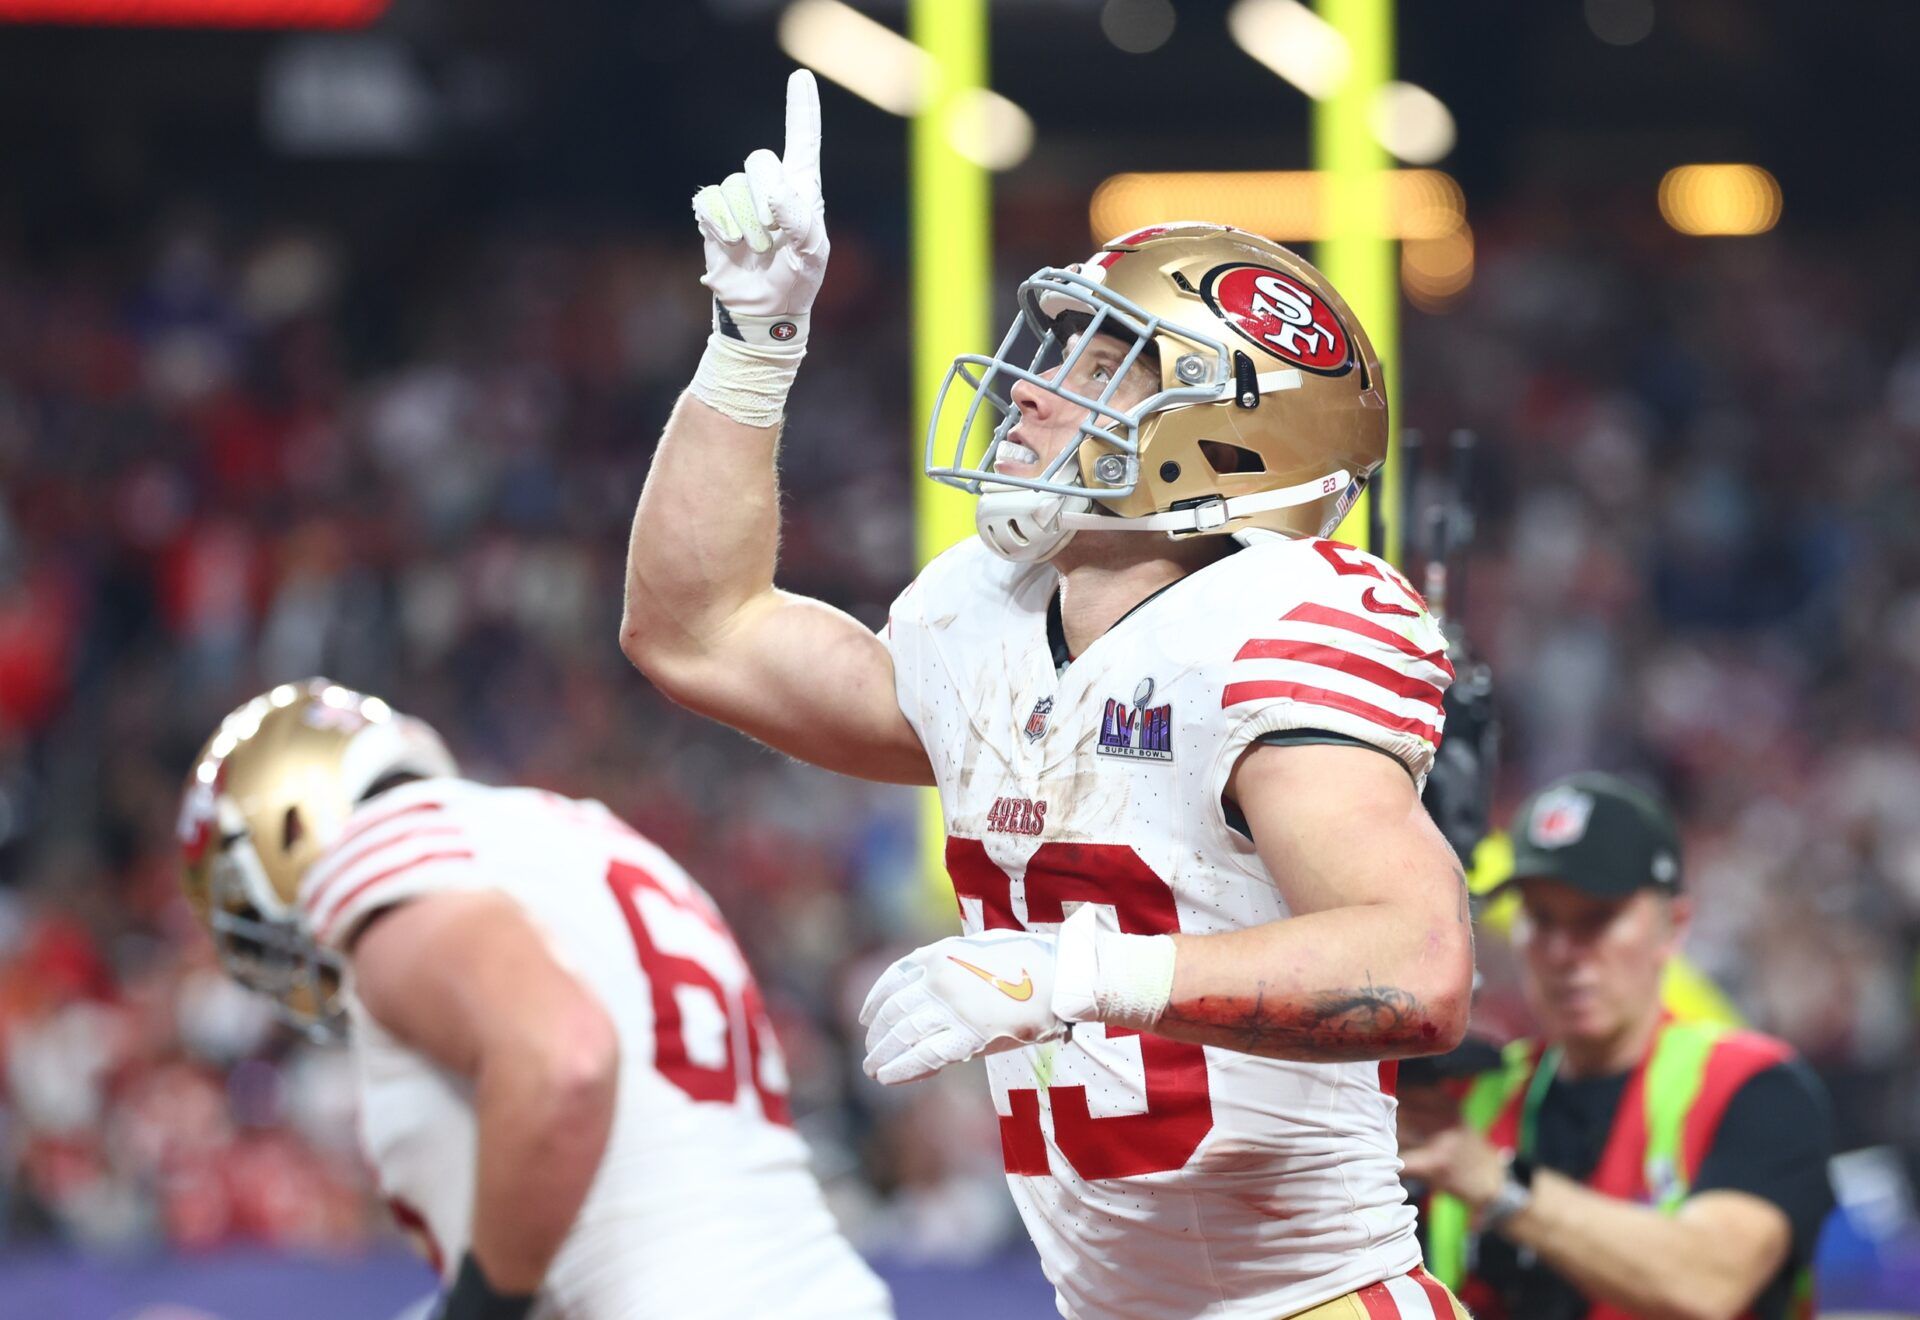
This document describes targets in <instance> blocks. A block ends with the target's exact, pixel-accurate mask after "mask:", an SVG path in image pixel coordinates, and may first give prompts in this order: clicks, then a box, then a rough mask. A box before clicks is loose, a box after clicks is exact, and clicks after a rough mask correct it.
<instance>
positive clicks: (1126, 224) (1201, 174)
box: [1088, 170, 1466, 243]
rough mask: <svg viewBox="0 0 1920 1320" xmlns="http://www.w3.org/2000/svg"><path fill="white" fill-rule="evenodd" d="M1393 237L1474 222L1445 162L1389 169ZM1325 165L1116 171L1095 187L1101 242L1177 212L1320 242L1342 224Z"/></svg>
mask: <svg viewBox="0 0 1920 1320" xmlns="http://www.w3.org/2000/svg"><path fill="white" fill-rule="evenodd" d="M1386 203H1387V221H1386V231H1387V236H1388V237H1390V238H1400V239H1408V238H1423V239H1432V238H1444V237H1446V236H1447V235H1449V234H1451V233H1453V232H1455V231H1456V230H1458V229H1459V228H1460V227H1461V226H1462V225H1463V224H1465V223H1466V195H1465V193H1463V192H1462V191H1461V189H1460V185H1459V183H1458V182H1457V181H1455V180H1454V178H1453V176H1451V175H1449V174H1447V173H1445V172H1444V171H1441V170H1393V171H1390V172H1388V174H1387V186H1386ZM1332 204H1333V202H1332V184H1331V182H1330V179H1329V176H1328V174H1327V173H1326V172H1325V171H1323V170H1219V171H1210V172H1209V171H1192V172H1175V173H1166V174H1116V175H1113V176H1112V177H1110V178H1108V179H1106V180H1104V181H1103V182H1102V183H1101V184H1100V186H1099V187H1097V188H1095V189H1094V192H1093V201H1092V203H1091V206H1090V207H1089V213H1088V218H1089V221H1090V223H1091V224H1092V227H1093V237H1094V240H1095V241H1096V242H1100V243H1104V242H1106V241H1107V240H1108V239H1111V238H1115V237H1117V236H1119V235H1121V234H1124V233H1126V232H1128V231H1129V230H1132V229H1138V228H1140V227H1141V226H1142V225H1146V224H1151V223H1153V222H1154V221H1156V220H1164V219H1166V218H1167V217H1168V216H1173V215H1177V216H1180V217H1181V218H1183V219H1190V220H1210V221H1212V222H1214V223H1216V224H1224V225H1233V226H1235V227H1236V228H1240V229H1246V230H1251V231H1252V232H1254V233H1256V234H1265V235H1266V236H1267V237H1268V238H1272V239H1277V240H1279V241H1280V242H1283V243H1297V242H1319V241H1321V240H1324V239H1327V238H1331V237H1333V236H1334V235H1335V234H1336V233H1337V232H1338V228H1337V226H1336V225H1335V222H1334V217H1333V212H1332V209H1331V208H1332Z"/></svg>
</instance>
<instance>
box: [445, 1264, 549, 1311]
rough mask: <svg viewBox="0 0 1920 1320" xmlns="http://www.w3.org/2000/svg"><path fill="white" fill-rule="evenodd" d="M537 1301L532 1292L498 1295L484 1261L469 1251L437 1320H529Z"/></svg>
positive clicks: (499, 1293)
mask: <svg viewBox="0 0 1920 1320" xmlns="http://www.w3.org/2000/svg"><path fill="white" fill-rule="evenodd" d="M533 1302H534V1295H533V1294H532V1293H519V1294H509V1293H502V1292H495V1291H494V1288H493V1285H492V1284H491V1283H488V1282H487V1276H486V1274H485V1273H484V1272H483V1271H482V1270H481V1268H480V1262H479V1261H477V1260H475V1259H474V1258H473V1253H472V1252H471V1251H469V1252H468V1253H467V1254H466V1255H464V1256H462V1257H461V1258H460V1273H459V1274H457V1275H455V1276H454V1280H453V1287H451V1288H449V1289H447V1295H446V1296H445V1297H442V1298H441V1299H440V1309H439V1310H438V1311H436V1312H434V1320H527V1316H528V1315H530V1314H531V1313H532V1311H533Z"/></svg>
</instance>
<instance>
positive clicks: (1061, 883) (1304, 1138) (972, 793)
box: [885, 538, 1452, 1320]
mask: <svg viewBox="0 0 1920 1320" xmlns="http://www.w3.org/2000/svg"><path fill="white" fill-rule="evenodd" d="M1057 584H1058V575H1057V574H1056V573H1055V572H1054V571H1053V570H1052V569H1050V568H1048V567H1047V566H1045V565H1043V564H1041V565H1022V564H1013V563H1008V562H1006V561H1003V560H1001V559H998V558H996V557H995V556H994V555H993V554H992V553H991V552H990V551H988V550H987V549H986V548H985V547H984V546H983V545H981V544H980V543H979V542H978V541H975V540H972V539H969V540H968V541H966V542H965V543H963V544H961V545H960V546H957V547H956V548H954V549H953V550H950V551H948V552H947V553H946V554H945V555H943V556H942V557H940V558H939V559H937V560H935V561H934V562H933V563H932V564H930V565H929V566H928V567H927V568H926V570H925V571H924V572H922V573H921V575H920V577H919V578H918V579H917V580H916V581H915V582H914V583H913V584H912V585H911V586H910V587H909V588H908V589H907V590H906V591H905V592H904V593H903V594H902V595H901V596H900V598H899V600H898V601H897V602H896V603H895V605H894V607H893V610H892V613H891V617H890V620H889V622H888V625H887V628H886V632H885V637H886V641H887V645H888V647H889V649H890V650H891V652H892V654H893V660H894V671H895V681H896V687H897V692H898V696H899V701H900V706H901V709H902V710H903V711H904V712H905V714H906V716H907V718H908V720H909V721H910V722H911V723H912V725H913V727H914V729H915V730H916V731H917V732H918V734H919V736H920V739H921V741H922V743H923V744H924V745H925V747H926V750H927V754H928V757H929V759H930V760H931V762H932V764H933V769H934V773H935V775H936V777H937V780H938V784H939V790H940V797H941V802H942V805H943V808H944V812H945V817H946V826H947V832H948V842H947V862H948V867H949V870H950V871H951V873H952V877H953V882H954V888H955V891H956V893H957V894H958V896H959V902H960V910H961V916H962V921H963V924H964V926H965V928H966V930H967V931H968V932H969V933H973V932H977V931H981V930H992V929H1000V928H1026V929H1030V930H1040V931H1046V930H1052V929H1054V928H1055V927H1056V926H1057V925H1058V923H1059V922H1061V921H1062V920H1064V919H1065V917H1066V915H1067V914H1068V913H1069V912H1071V911H1072V910H1073V909H1075V908H1076V907H1077V906H1079V905H1080V904H1082V903H1091V904H1095V905H1097V907H1098V909H1099V911H1100V912H1101V916H1102V920H1103V921H1105V922H1107V923H1108V924H1109V925H1110V927H1112V928H1117V929H1119V930H1122V931H1126V932H1129V933H1133V934H1142V935H1151V934H1162V933H1170V932H1174V931H1180V932H1184V933H1187V934H1192V935H1203V934H1210V933H1214V932H1219V931H1228V930H1235V929H1239V928H1241V927H1247V926H1257V925H1260V924H1262V923H1264V922H1269V921H1278V920H1283V919H1285V918H1286V917H1287V915H1288V912H1287V907H1286V904H1285V902H1284V901H1283V899H1282V898H1281V896H1280V893H1279V891H1278V890H1277V889H1276V888H1275V886H1274V883H1273V880H1272V878H1271V877H1269V876H1268V875H1267V873H1266V871H1265V869H1264V868H1263V867H1262V865H1261V863H1260V859H1259V856H1258V854H1257V853H1256V852H1255V850H1254V846H1253V843H1252V841H1251V840H1250V839H1249V838H1248V837H1247V836H1246V835H1245V834H1244V833H1242V832H1240V831H1239V830H1238V829H1236V828H1235V824H1233V823H1230V822H1229V819H1228V813H1227V810H1226V809H1224V808H1223V805H1222V801H1221V794H1222V791H1223V790H1224V789H1225V787H1226V785H1227V780H1228V777H1229V775H1230V774H1231V773H1232V770H1233V768H1234V766H1235V764H1236V763H1237V761H1238V760H1239V758H1240V756H1241V755H1242V754H1243V753H1244V752H1245V751H1246V750H1247V748H1248V746H1249V745H1250V744H1251V743H1252V742H1253V741H1254V740H1255V739H1257V738H1259V737H1261V736H1262V735H1264V734H1269V733H1282V732H1285V731H1289V730H1316V731H1325V732H1331V733H1335V734H1340V735H1345V736H1346V737H1349V738H1353V739H1358V740H1361V741H1363V742H1365V743H1367V744H1368V745H1370V746H1372V747H1375V748H1378V749H1380V750H1381V751H1384V752H1386V753H1388V754H1389V755H1391V756H1393V757H1395V758H1397V759H1398V760H1399V761H1400V762H1401V763H1402V764H1403V765H1404V766H1405V767H1406V769H1407V771H1408V773H1409V774H1411V775H1412V776H1413V777H1414V779H1415V780H1416V782H1418V781H1424V779H1425V776H1426V774H1427V771H1428V769H1429V768H1430V766H1431V765H1432V761H1433V754H1434V749H1435V748H1436V746H1437V745H1438V743H1439V740H1440V733H1441V709H1440V706H1441V695H1442V693H1443V691H1444V690H1445V687H1446V684H1447V683H1448V682H1449V681H1450V679H1451V678H1452V670H1451V668H1450V667H1449V666H1448V664H1447V660H1446V655H1445V642H1444V640H1443V638H1442V637H1441V635H1440V630H1439V628H1438V627H1437V625H1436V624H1435V622H1434V620H1433V618H1432V616H1431V615H1429V614H1428V612H1427V610H1426V607H1425V605H1424V603H1423V602H1422V601H1421V600H1420V598H1419V597H1418V596H1417V595H1416V594H1415V593H1414V592H1413V590H1412V589H1411V588H1410V587H1409V586H1408V585H1407V584H1406V583H1405V582H1404V581H1403V580H1402V579H1401V578H1400V577H1399V576H1398V575H1396V574H1395V573H1394V572H1393V571H1392V570H1391V569H1389V568H1388V567H1387V566H1386V565H1385V564H1383V563H1381V562H1380V561H1378V560H1376V559H1373V558H1372V557H1370V556H1367V555H1365V554H1362V553H1360V552H1358V551H1355V550H1353V549H1351V548H1349V547H1347V546H1344V545H1340V544H1338V543H1335V542H1332V541H1324V540H1285V539H1280V538H1271V539H1262V540H1260V541H1258V542H1256V543H1255V544H1253V545H1251V546H1249V547H1247V548H1245V549H1241V550H1239V551H1237V552H1236V553H1234V554H1231V555H1228V556H1227V557H1226V558H1224V559H1222V560H1219V561H1217V562H1215V563H1213V564H1211V565H1209V566H1207V567H1206V568H1204V569H1201V570H1200V571H1199V572H1196V573H1194V574H1191V575H1190V576H1188V577H1186V578H1183V579H1181V580H1180V581H1179V582H1177V583H1176V584H1174V585H1173V586H1172V587H1170V588H1168V589H1167V590H1165V591H1163V592H1161V593H1160V594H1159V595H1156V596H1153V597H1151V598H1149V599H1148V600H1147V601H1146V602H1145V603H1143V604H1142V605H1140V606H1139V607H1137V608H1136V609H1135V610H1134V611H1133V613H1131V614H1129V615H1127V616H1126V617H1125V618H1123V619H1122V620H1121V621H1120V622H1119V623H1117V624H1116V625H1114V627H1113V628H1111V629H1110V630H1109V631H1108V632H1107V633H1106V634H1104V635H1103V636H1101V637H1100V638H1099V639H1098V640H1097V641H1095V642H1094V643H1093V644H1092V645H1091V646H1089V647H1088V648H1087V651H1086V653H1085V654H1084V655H1081V656H1079V657H1077V658H1074V659H1072V661H1071V663H1069V664H1067V665H1066V666H1065V668H1064V669H1061V668H1059V667H1058V661H1057V659H1056V656H1055V652H1054V647H1053V646H1052V644H1050V641H1049V636H1048V624H1047V614H1048V608H1049V602H1050V600H1051V599H1052V597H1053V595H1054V593H1055V590H1056V587H1057ZM986 1066H987V1072H988V1076H989V1078H990V1079H991V1084H992V1091H993V1103H994V1107H995V1109H996V1110H997V1112H998V1113H999V1116H1000V1130H1001V1139H1002V1146H1003V1150H1004V1154H1005V1158H1006V1167H1007V1178H1008V1183H1009V1185H1010V1186H1011V1188H1012V1190H1013V1196H1014V1199H1015V1201H1016V1202H1017V1203H1018V1204H1019V1208H1020V1213H1021V1215H1022V1217H1023V1218H1024V1219H1025V1221H1026V1225H1027V1229H1028V1231H1029V1232H1030V1233H1031V1234H1032V1236H1033V1239H1034V1242H1035V1244H1036V1245H1037V1246H1038V1248H1039V1250H1040V1255H1041V1260H1042V1262H1043V1264H1044V1266H1045V1269H1046V1272H1047V1275H1048V1277H1049V1278H1050V1279H1051V1280H1052V1281H1053V1284H1054V1287H1055V1289H1056V1292H1057V1295H1058V1302H1059V1307H1060V1311H1061V1313H1062V1314H1063V1315H1067V1316H1072V1317H1086V1318H1089V1320H1091V1318H1093V1317H1122V1316H1125V1317H1130V1318H1134V1320H1138V1318H1139V1317H1173V1316H1201V1315H1205V1316H1208V1317H1249V1318H1251V1317H1256V1316H1257V1317H1262V1318H1263V1320H1268V1318H1271V1317H1276V1316H1283V1315H1291V1314H1293V1313H1294V1312H1296V1311H1299V1310H1303V1309H1306V1308H1307V1307H1310V1306H1313V1305H1316V1304H1318V1303H1320V1302H1323V1301H1327V1300H1329V1299H1331V1298H1335V1297H1339V1296H1340V1295H1342V1294H1343V1293H1347V1292H1350V1291H1352V1290H1354V1289H1356V1288H1360V1287H1362V1286H1364V1285H1367V1284H1370V1283H1373V1282H1375V1281H1377V1280H1382V1279H1386V1278H1389V1277H1392V1276H1398V1275H1401V1274H1404V1273H1406V1272H1407V1271H1408V1270H1409V1269H1411V1268H1412V1267H1413V1266H1414V1265H1416V1264H1417V1263H1418V1261H1419V1249H1418V1246H1417V1244H1416V1242H1415V1239H1414V1231H1413V1212H1412V1210H1411V1208H1409V1207H1408V1206H1407V1205H1406V1204H1405V1199H1404V1197H1403V1195H1402V1193H1401V1189H1400V1182H1399V1178H1398V1172H1399V1164H1398V1160H1397V1157H1396V1153H1395V1139H1394V1101H1393V1099H1392V1096H1391V1093H1390V1087H1388V1086H1386V1085H1383V1071H1384V1070H1383V1066H1382V1065H1380V1064H1377V1063H1348V1064H1319V1063H1291V1062H1283V1061H1279V1060H1273V1059H1263V1058H1256V1057H1254V1056H1252V1055H1247V1054H1241V1053H1237V1052H1234V1051H1231V1050H1225V1049H1216V1048H1213V1047H1210V1046H1200V1045H1192V1044H1186V1043H1182V1042H1179V1041H1172V1040H1167V1039H1164V1038H1161V1037H1157V1036H1151V1035H1140V1034H1138V1033H1135V1032H1131V1031H1125V1030H1122V1029H1119V1028H1113V1027H1106V1026H1103V1025H1101V1024H1098V1023H1082V1024H1080V1025H1079V1026H1077V1027H1075V1029H1074V1031H1073V1035H1072V1037H1071V1038H1070V1039H1069V1040H1067V1041H1062V1042H1058V1043H1054V1044H1047V1045H1040V1046H1033V1047H1029V1048H1027V1049H1023V1050H1018V1051H1012V1052H1008V1053H1004V1054H997V1055H993V1056H990V1057H989V1058H987V1060H986Z"/></svg>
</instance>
